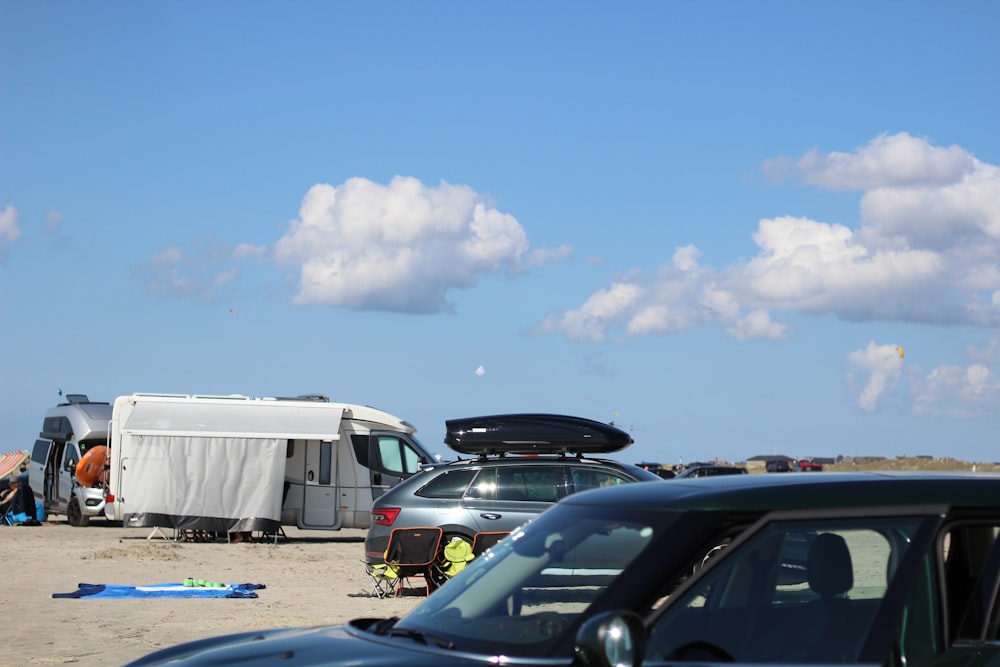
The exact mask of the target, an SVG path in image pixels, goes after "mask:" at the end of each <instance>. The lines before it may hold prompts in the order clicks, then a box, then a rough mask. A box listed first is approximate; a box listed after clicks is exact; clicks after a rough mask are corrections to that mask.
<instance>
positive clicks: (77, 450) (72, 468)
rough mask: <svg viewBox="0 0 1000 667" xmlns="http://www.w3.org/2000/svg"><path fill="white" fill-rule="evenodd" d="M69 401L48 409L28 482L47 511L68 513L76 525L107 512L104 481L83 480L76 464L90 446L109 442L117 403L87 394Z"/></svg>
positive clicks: (33, 450) (32, 459)
mask: <svg viewBox="0 0 1000 667" xmlns="http://www.w3.org/2000/svg"><path fill="white" fill-rule="evenodd" d="M65 399H66V402H65V403H60V404H59V405H57V406H56V407H54V408H51V409H50V410H47V411H46V412H45V417H44V420H43V421H42V430H41V432H40V433H39V434H38V439H37V440H35V445H34V447H33V448H32V450H31V464H30V468H29V473H28V483H29V484H30V485H31V488H32V490H33V491H34V492H35V500H37V501H39V502H41V503H42V505H44V507H45V511H46V514H51V513H57V514H65V515H66V519H67V520H68V521H69V523H70V524H72V525H74V526H86V525H87V523H89V521H90V519H91V517H100V516H103V515H104V491H103V489H102V485H101V484H99V483H97V484H90V485H86V484H80V483H79V481H78V480H77V478H76V467H77V463H79V462H80V459H81V458H82V457H83V455H84V454H86V453H87V452H88V451H89V450H90V449H92V448H94V447H98V446H101V445H105V444H107V439H108V422H109V421H110V420H111V405H110V404H109V403H107V402H104V403H99V402H92V401H91V400H90V399H89V398H87V396H86V394H67V395H66V396H65Z"/></svg>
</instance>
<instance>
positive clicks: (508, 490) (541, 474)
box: [497, 465, 562, 503]
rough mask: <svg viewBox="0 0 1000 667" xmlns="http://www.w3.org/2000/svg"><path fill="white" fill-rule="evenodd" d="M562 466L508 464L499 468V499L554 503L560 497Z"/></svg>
mask: <svg viewBox="0 0 1000 667" xmlns="http://www.w3.org/2000/svg"><path fill="white" fill-rule="evenodd" d="M561 478H562V467H561V466H539V465H531V466H506V467H503V468H499V469H498V470H497V500H528V501H538V502H546V503H554V502H555V501H556V500H558V499H559V482H560V481H561Z"/></svg>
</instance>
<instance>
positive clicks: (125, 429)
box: [105, 394, 433, 532]
mask: <svg viewBox="0 0 1000 667" xmlns="http://www.w3.org/2000/svg"><path fill="white" fill-rule="evenodd" d="M415 433H416V429H415V428H414V427H413V426H412V425H410V424H408V423H407V422H405V421H403V420H401V419H399V418H398V417H395V416H393V415H391V414H389V413H387V412H383V411H382V410H377V409H375V408H371V407H367V406H363V405H350V404H346V403H331V402H329V401H328V400H327V399H326V398H325V397H322V396H315V395H313V396H300V397H296V398H250V397H247V396H193V395H177V394H132V395H129V396H120V397H118V399H116V400H115V403H114V407H113V411H112V415H111V427H110V440H109V448H110V454H109V459H108V466H109V467H108V470H107V486H106V489H105V492H106V500H107V503H106V505H105V515H106V516H107V517H108V518H109V519H112V520H116V521H122V522H123V525H125V526H156V527H169V528H174V529H179V530H187V529H196V530H208V531H216V532H222V531H227V532H236V531H254V530H262V531H266V532H275V531H276V529H277V528H278V527H279V526H280V525H282V524H284V525H293V526H298V527H300V528H306V529H317V530H338V529H340V528H367V527H368V525H369V512H370V510H371V505H372V500H373V499H374V498H376V497H378V496H379V495H381V494H382V493H383V492H384V491H385V490H386V489H388V488H389V487H391V486H394V485H395V484H397V483H398V482H400V481H402V480H403V479H405V478H407V477H409V476H410V475H412V474H413V473H415V472H417V470H418V469H419V467H420V465H421V464H424V463H430V462H432V460H433V457H432V456H431V454H430V453H429V452H428V451H427V450H426V449H425V448H424V446H423V445H422V444H421V443H420V442H419V441H418V440H417V439H416V437H415V435H414V434H415Z"/></svg>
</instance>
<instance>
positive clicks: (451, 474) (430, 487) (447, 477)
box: [416, 470, 476, 498]
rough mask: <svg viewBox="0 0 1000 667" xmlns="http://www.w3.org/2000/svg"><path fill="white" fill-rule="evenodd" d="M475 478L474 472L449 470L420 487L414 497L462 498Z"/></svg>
mask: <svg viewBox="0 0 1000 667" xmlns="http://www.w3.org/2000/svg"><path fill="white" fill-rule="evenodd" d="M475 476H476V471H475V470H449V471H447V472H445V473H442V474H440V475H438V476H437V477H435V478H434V479H432V480H431V481H430V482H428V483H427V484H425V485H424V486H423V487H421V488H420V490H418V491H417V492H416V495H418V496H421V497H423V498H462V497H463V496H465V490H466V489H468V488H469V484H470V483H471V482H472V479H473V477H475Z"/></svg>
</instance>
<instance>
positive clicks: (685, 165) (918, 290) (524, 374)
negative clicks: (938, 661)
mask: <svg viewBox="0 0 1000 667" xmlns="http://www.w3.org/2000/svg"><path fill="white" fill-rule="evenodd" d="M998 25H1000V4H998V3H995V2H987V1H968V0H967V1H964V2H963V1H958V2H947V3H946V2H919V1H918V2H885V1H877V0H876V1H874V2H822V1H819V2H807V3H800V2H721V1H717V2H711V1H710V2H542V3H527V2H513V3H508V2H475V3H468V2H448V1H435V2H429V1H428V2H318V1H308V2H307V1H292V2H282V3H274V2H266V3H265V2H252V1H250V2H230V1H226V0H220V1H218V2H209V3H201V2H185V1H181V2H158V1H152V2H141V3H138V2H109V1H105V2H91V3H72V2H49V1H45V0H26V1H20V0H17V1H12V0H0V313H2V317H0V350H2V355H0V451H9V450H13V449H20V448H25V449H27V448H30V446H31V443H32V442H33V441H34V438H35V437H36V436H37V433H38V431H39V429H40V427H41V421H42V415H43V413H44V411H45V410H46V409H47V408H49V407H51V406H53V405H55V404H56V403H57V402H58V401H59V396H58V393H57V392H58V391H59V390H60V389H61V390H63V391H64V392H70V393H78V392H79V393H86V394H88V395H89V396H90V397H91V398H92V399H94V400H107V401H112V400H114V398H115V397H116V396H119V395H122V394H129V393H133V392H139V391H147V392H168V393H199V394H232V393H240V394H246V395H252V396H277V395H294V394H300V393H309V392H322V393H325V394H327V395H329V396H331V398H333V399H334V400H337V401H343V402H348V403H364V404H369V405H375V406H378V407H381V408H383V409H385V410H388V411H390V412H392V413H394V414H397V415H399V416H401V417H403V418H405V419H408V420H409V421H411V422H412V423H413V424H414V425H415V426H416V427H417V428H418V429H419V437H420V438H421V439H422V440H423V441H424V442H425V443H426V444H427V445H428V446H429V447H430V448H431V449H432V450H434V451H437V452H440V453H442V454H445V455H446V456H447V455H448V450H447V448H446V446H445V445H443V444H442V439H443V436H444V421H445V420H446V419H449V418H453V417H466V416H473V415H479V414H494V413H504V412H521V411H533V412H535V411H537V412H557V413H565V414H575V415H580V416H585V417H590V418H593V419H598V420H601V421H613V422H614V423H616V424H618V425H619V426H621V427H623V428H626V429H628V430H630V431H631V432H632V434H633V437H634V438H635V441H636V442H635V444H634V445H633V446H632V448H630V449H629V450H627V451H626V452H624V453H622V454H620V455H618V456H617V458H620V459H623V460H627V461H640V460H648V461H665V462H676V461H677V460H679V459H681V458H683V460H685V461H691V460H694V459H708V458H716V457H718V458H725V459H730V460H743V459H745V458H747V457H750V456H753V455H756V454H770V453H782V454H787V455H789V456H794V457H805V456H836V455H839V454H843V455H848V456H850V455H883V456H901V455H913V454H921V455H933V456H956V457H959V458H964V459H967V460H972V461H994V460H1000V452H998V451H997V446H998V444H1000V442H998V440H1000V436H998V434H1000V132H998V131H997V109H998V107H1000V104H998V102H1000V92H998V91H1000V85H998V84H1000V81H998V79H997V77H998V75H997V72H998V71H1000V49H998V48H997V46H996V26H998ZM900 348H902V349H903V350H904V351H905V354H904V355H903V356H902V357H901V356H900V353H899V349H900ZM480 367H482V368H483V369H484V371H485V372H483V373H481V374H477V373H476V370H477V369H478V368H480Z"/></svg>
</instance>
